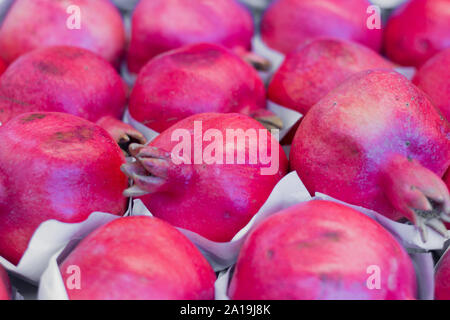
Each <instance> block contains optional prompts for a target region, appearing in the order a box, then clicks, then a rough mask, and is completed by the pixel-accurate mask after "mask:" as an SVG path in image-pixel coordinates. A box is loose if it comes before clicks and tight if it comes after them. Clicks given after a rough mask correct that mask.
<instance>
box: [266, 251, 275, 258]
mask: <svg viewBox="0 0 450 320" xmlns="http://www.w3.org/2000/svg"><path fill="white" fill-rule="evenodd" d="M274 254H275V252H274V251H273V250H267V257H268V258H269V259H272V258H273V255H274Z"/></svg>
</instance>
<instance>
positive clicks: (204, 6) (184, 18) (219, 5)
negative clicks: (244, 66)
mask: <svg viewBox="0 0 450 320" xmlns="http://www.w3.org/2000/svg"><path fill="white" fill-rule="evenodd" d="M174 21H176V23H174ZM253 32H254V26H253V19H252V16H251V14H250V12H248V11H247V10H246V9H245V8H244V6H243V5H242V4H240V3H239V2H238V1H236V0H141V1H140V2H139V4H138V5H137V6H136V8H135V10H134V13H133V18H132V36H131V43H130V48H129V52H128V69H129V70H130V71H131V72H132V73H138V72H139V70H140V69H141V68H142V67H143V66H144V65H145V64H146V63H147V62H148V61H149V60H150V59H151V58H153V57H154V56H156V55H158V54H160V53H163V52H166V51H169V50H172V49H176V48H179V47H182V46H184V45H188V44H194V43H199V42H210V43H217V44H221V45H224V46H226V47H228V48H230V49H233V50H235V51H236V52H237V53H239V54H240V55H241V56H242V57H243V58H244V59H245V60H247V61H249V62H250V63H252V64H254V65H255V66H256V67H258V68H260V69H266V68H267V67H268V65H267V61H265V60H264V59H261V58H258V57H256V56H255V55H254V54H252V53H249V50H250V48H251V38H252V36H253Z"/></svg>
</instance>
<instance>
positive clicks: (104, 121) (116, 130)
mask: <svg viewBox="0 0 450 320" xmlns="http://www.w3.org/2000/svg"><path fill="white" fill-rule="evenodd" d="M97 125H99V126H100V127H102V128H103V129H105V130H106V131H107V132H108V133H109V134H110V135H111V136H112V137H113V138H114V140H115V141H116V142H117V144H118V145H119V146H120V148H121V149H122V151H123V152H124V154H125V156H127V155H128V148H129V146H130V145H131V144H133V143H140V144H145V143H146V142H147V140H146V139H145V137H144V135H143V134H142V133H140V132H139V131H137V130H136V129H135V128H133V127H132V126H130V125H129V124H126V123H124V122H122V121H120V120H118V119H116V118H114V117H111V116H105V117H102V118H101V119H100V120H98V121H97Z"/></svg>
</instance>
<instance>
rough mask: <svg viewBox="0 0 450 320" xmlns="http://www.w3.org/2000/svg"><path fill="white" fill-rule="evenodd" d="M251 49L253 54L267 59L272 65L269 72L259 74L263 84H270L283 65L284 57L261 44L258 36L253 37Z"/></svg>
mask: <svg viewBox="0 0 450 320" xmlns="http://www.w3.org/2000/svg"><path fill="white" fill-rule="evenodd" d="M252 47H253V52H255V53H256V54H257V55H259V56H261V57H263V58H266V59H268V60H269V61H270V63H271V64H272V66H271V68H270V70H269V71H266V72H260V73H259V75H260V76H261V79H262V80H263V81H264V83H266V84H268V83H269V82H270V79H271V78H272V75H273V74H274V73H275V72H276V71H277V70H278V68H279V67H280V66H281V64H282V63H283V61H284V58H285V56H284V54H282V53H281V52H278V51H276V50H274V49H272V48H269V47H268V46H267V45H266V44H265V43H264V42H263V40H262V39H261V36H260V35H256V36H255V37H253V39H252Z"/></svg>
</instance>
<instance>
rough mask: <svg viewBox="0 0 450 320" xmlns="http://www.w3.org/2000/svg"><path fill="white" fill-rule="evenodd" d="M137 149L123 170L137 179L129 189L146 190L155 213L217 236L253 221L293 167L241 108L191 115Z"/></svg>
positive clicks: (226, 235)
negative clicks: (134, 160)
mask: <svg viewBox="0 0 450 320" xmlns="http://www.w3.org/2000/svg"><path fill="white" fill-rule="evenodd" d="M202 141H203V142H202ZM130 153H131V154H132V155H133V156H134V157H135V158H136V159H137V162H135V163H131V164H130V163H129V164H126V165H123V166H122V170H123V171H124V172H125V173H126V174H127V175H128V176H129V177H130V178H132V179H133V180H134V182H135V183H136V184H135V186H133V187H131V188H130V189H128V190H127V191H126V192H125V195H127V196H143V197H142V198H141V199H142V201H143V202H144V204H145V205H146V206H147V208H148V209H149V210H150V211H151V212H152V214H153V215H155V216H156V217H158V218H161V219H163V220H166V221H168V222H169V223H171V224H172V225H174V226H176V227H181V228H184V229H187V230H191V231H193V232H196V233H198V234H200V235H202V236H203V237H205V238H208V239H210V240H212V241H217V242H226V241H229V240H231V239H232V238H233V236H235V235H236V233H237V232H238V231H239V230H241V229H242V228H243V227H244V226H245V225H246V224H247V223H248V222H249V221H250V220H251V218H252V217H253V216H254V215H255V214H256V213H257V212H258V210H259V209H260V208H261V206H262V205H263V204H264V202H265V201H266V200H267V198H268V197H269V195H270V193H271V191H272V189H273V188H274V187H275V185H276V184H277V183H278V182H279V181H280V180H281V178H282V177H283V176H284V175H285V174H286V173H287V167H288V163H287V159H286V156H285V154H284V152H283V150H282V148H281V146H280V145H279V143H278V142H277V141H276V139H275V138H274V137H272V135H271V134H270V133H269V132H268V131H267V130H266V129H265V128H264V127H263V126H262V125H261V124H259V123H258V122H257V121H255V120H253V119H251V118H249V117H247V116H244V115H241V114H234V113H229V114H219V113H203V114H198V115H194V116H191V117H189V118H186V119H184V120H181V121H180V122H178V123H177V124H175V125H174V126H172V127H171V128H169V129H168V130H166V131H164V132H163V133H162V134H161V135H159V136H158V137H157V138H156V139H155V140H153V141H152V142H151V143H150V144H149V145H148V146H147V147H144V146H142V145H136V144H134V145H131V146H130ZM255 186H257V187H255Z"/></svg>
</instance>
